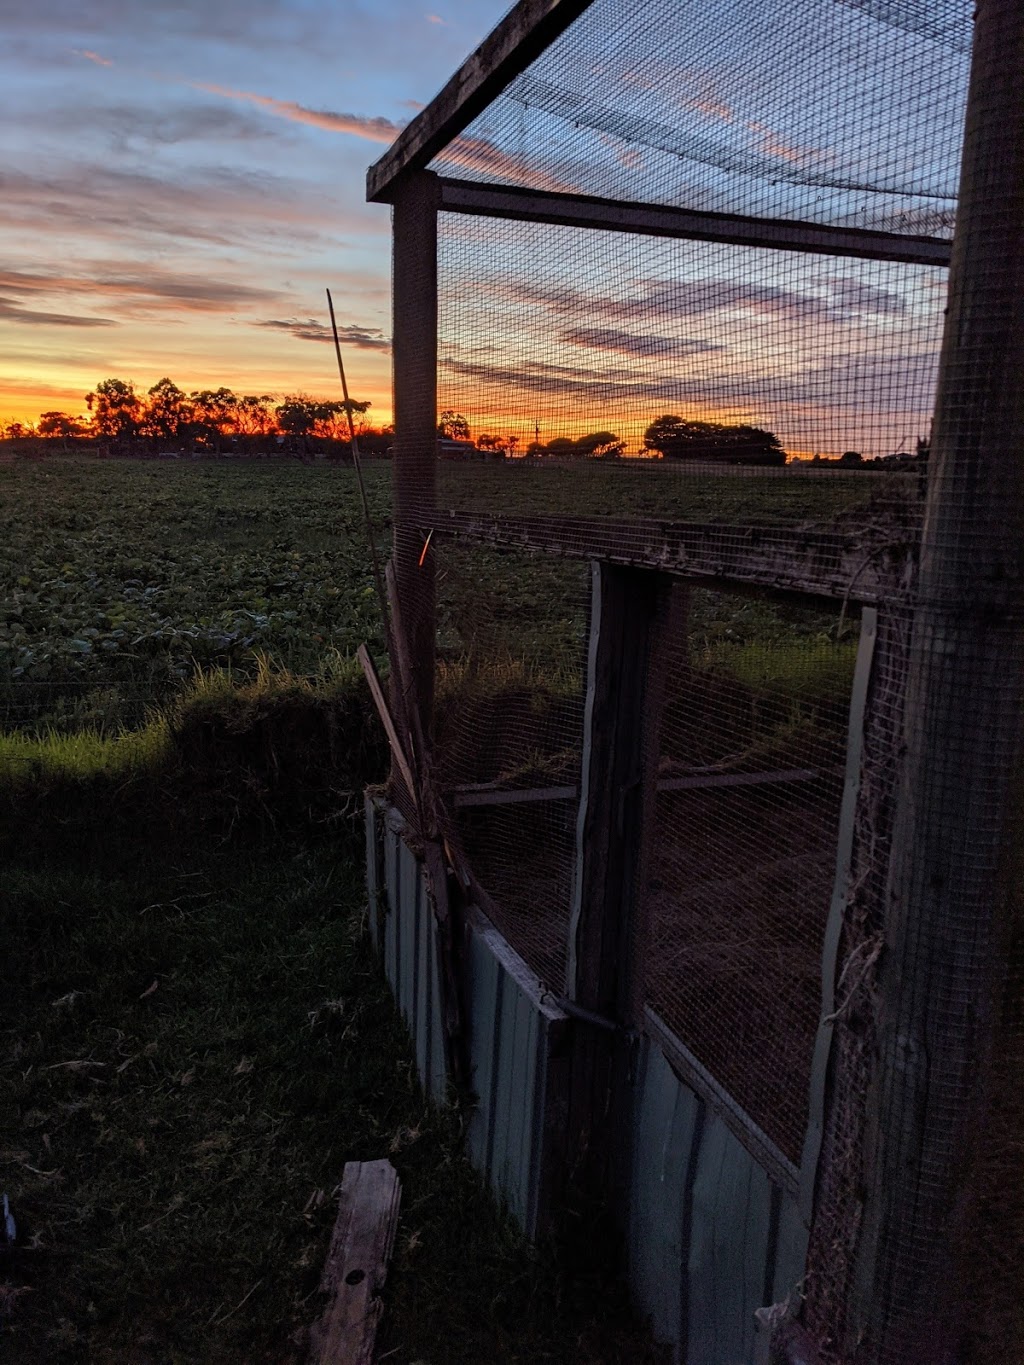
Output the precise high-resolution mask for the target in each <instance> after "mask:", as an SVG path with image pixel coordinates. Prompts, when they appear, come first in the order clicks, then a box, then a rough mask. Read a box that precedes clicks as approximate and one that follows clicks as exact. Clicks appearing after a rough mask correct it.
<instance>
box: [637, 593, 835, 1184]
mask: <svg viewBox="0 0 1024 1365" xmlns="http://www.w3.org/2000/svg"><path fill="white" fill-rule="evenodd" d="M689 608H690V609H689V613H688V615H689V623H688V628H687V629H686V631H685V633H683V634H682V636H681V638H680V639H679V640H678V641H677V643H676V645H675V648H674V650H673V659H672V664H671V666H670V681H669V684H668V695H667V698H666V703H665V710H664V713H663V719H662V726H661V760H660V765H659V776H658V797H657V805H656V810H655V822H654V823H655V828H654V835H653V845H654V852H653V859H652V861H653V866H652V869H651V876H650V881H649V884H648V890H647V894H648V896H649V897H650V898H651V902H652V906H651V908H652V912H653V913H652V917H651V918H652V934H651V940H650V944H649V946H648V948H647V951H646V953H645V964H646V978H647V983H648V984H647V994H648V1001H649V1003H650V1005H651V1006H652V1007H653V1008H654V1009H655V1010H656V1011H657V1012H658V1014H659V1015H660V1016H661V1017H662V1019H663V1020H664V1022H665V1023H666V1024H667V1025H668V1026H669V1028H671V1029H672V1031H673V1032H674V1033H675V1035H676V1036H677V1037H678V1038H679V1040H680V1041H681V1042H682V1043H683V1044H684V1045H685V1046H686V1047H687V1048H688V1049H689V1051H690V1052H692V1053H693V1055H694V1056H695V1057H696V1058H697V1060H698V1062H700V1063H701V1064H702V1065H703V1066H704V1067H705V1068H706V1069H707V1070H708V1071H709V1072H710V1073H711V1074H712V1075H713V1076H714V1077H715V1078H716V1079H717V1080H718V1082H719V1083H720V1084H721V1085H722V1086H723V1087H724V1088H725V1089H726V1090H727V1091H728V1092H729V1093H730V1095H731V1096H732V1097H733V1099H734V1100H735V1101H736V1102H737V1103H738V1104H739V1105H740V1107H741V1108H742V1109H743V1110H744V1111H745V1112H746V1113H747V1114H748V1115H749V1116H750V1118H751V1119H752V1120H753V1121H754V1123H755V1124H756V1125H757V1126H758V1127H759V1128H760V1129H761V1130H762V1131H763V1132H765V1133H766V1134H767V1135H768V1137H769V1138H771V1139H772V1140H773V1142H774V1143H775V1144H776V1146H777V1147H778V1148H780V1149H781V1150H782V1152H783V1153H784V1154H785V1155H786V1156H787V1157H788V1158H789V1160H790V1161H791V1162H792V1163H793V1165H794V1166H798V1165H799V1162H800V1155H801V1150H802V1146H803V1141H804V1133H805V1130H806V1127H807V1103H808V1094H809V1089H810V1078H811V1058H812V1053H813V1048H814V1038H815V1033H816V1030H817V1026H818V1018H819V1014H820V1001H821V960H822V945H823V938H824V932H825V924H826V919H827V916H828V910H829V905H830V902H831V898H832V888H833V882H834V877H835V866H836V837H837V830H838V822H839V805H840V800H841V796H842V788H843V769H844V760H845V751H846V724H847V715H848V710H849V697H850V687H851V683H852V678H853V665H854V658H855V652H856V632H855V631H853V630H851V631H850V632H849V634H844V636H843V638H842V639H841V640H837V639H836V638H835V631H836V624H837V615H838V612H835V613H831V614H830V613H828V612H827V611H820V610H815V609H813V608H802V609H801V608H797V607H793V606H787V607H785V608H779V607H777V606H774V604H772V603H771V602H769V601H765V600H758V599H756V598H754V599H751V598H736V597H735V596H730V595H728V594H725V593H720V592H709V591H703V590H698V591H695V592H692V593H691V594H690V604H689Z"/></svg>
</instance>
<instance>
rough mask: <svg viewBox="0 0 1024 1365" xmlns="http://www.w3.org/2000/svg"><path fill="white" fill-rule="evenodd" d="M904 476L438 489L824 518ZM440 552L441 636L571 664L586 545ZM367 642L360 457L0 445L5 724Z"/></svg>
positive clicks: (385, 491)
mask: <svg viewBox="0 0 1024 1365" xmlns="http://www.w3.org/2000/svg"><path fill="white" fill-rule="evenodd" d="M366 477H367V485H368V489H369V498H370V503H371V508H372V514H373V518H374V522H375V525H376V527H377V532H378V538H379V544H380V548H381V550H382V551H384V552H386V550H387V547H388V542H389V537H390V479H391V470H390V467H389V466H388V465H386V464H379V463H378V464H371V465H370V466H369V467H368V468H367V470H366ZM912 491H913V490H910V489H909V485H908V483H907V481H906V480H905V479H904V480H902V481H901V480H898V479H897V481H896V483H893V482H892V480H887V479H885V478H883V477H874V476H870V475H851V476H849V477H846V478H844V477H835V478H820V479H819V478H813V477H811V476H807V475H792V474H788V473H786V472H785V471H781V472H780V471H777V472H774V473H767V474H761V473H754V474H750V473H749V472H747V473H745V474H743V475H741V476H737V477H705V478H701V477H695V476H692V475H688V474H686V473H685V472H684V471H681V470H678V469H675V468H672V469H668V468H657V467H645V468H631V467H607V466H600V465H599V466H594V467H589V466H588V467H585V468H582V469H574V468H565V467H561V466H559V467H554V468H549V469H545V468H543V467H542V468H538V469H536V470H528V469H525V468H522V467H516V468H505V467H501V466H491V465H479V466H468V465H467V466H461V465H446V466H442V469H441V475H440V499H441V504H442V506H449V505H451V506H453V507H457V508H469V507H475V508H485V509H488V510H494V511H499V512H504V513H509V514H517V513H522V514H542V513H553V514H571V515H582V514H587V515H606V516H613V515H614V516H627V517H628V516H658V517H671V518H673V519H681V520H693V519H696V520H701V521H705V520H712V521H725V520H730V519H732V520H736V521H739V522H767V523H779V522H786V523H789V524H800V525H807V524H816V525H825V526H833V525H835V524H836V520H837V518H838V519H840V520H841V519H842V518H843V517H846V516H849V515H850V514H851V510H852V509H855V508H856V507H858V506H862V505H863V504H864V503H865V502H872V503H879V501H880V500H881V502H885V501H886V499H890V500H892V499H894V498H897V496H898V497H899V498H902V499H903V501H904V502H906V500H907V498H909V497H911V495H912ZM886 505H888V504H886ZM435 554H436V556H437V559H436V563H437V568H438V630H439V636H438V638H439V646H440V649H441V651H442V654H443V655H444V656H445V657H447V658H448V659H449V660H451V661H453V662H458V661H459V660H463V659H466V658H468V657H471V656H473V655H476V656H479V657H486V656H487V655H488V654H490V655H494V654H495V653H497V654H499V655H501V654H508V653H510V652H511V653H512V654H513V655H518V656H519V657H529V658H531V659H533V660H541V661H544V662H545V663H546V664H548V665H551V666H555V667H562V666H564V665H565V664H566V662H567V661H568V662H569V664H570V665H572V666H578V661H579V660H580V658H581V657H582V649H583V633H584V630H585V623H586V612H587V602H588V593H589V588H588V582H587V571H586V566H585V564H583V563H580V562H576V561H561V560H553V559H550V558H546V557H544V556H530V555H525V554H501V553H497V552H494V551H490V550H487V549H484V548H481V547H471V546H466V545H451V544H448V543H446V542H444V541H441V542H439V543H438V544H437V545H436V546H435ZM729 610H730V611H731V612H733V614H736V613H737V612H738V613H739V614H740V615H742V614H743V613H742V611H740V609H739V608H736V609H735V611H733V608H730V609H729ZM717 614H718V618H719V620H720V621H724V619H725V617H724V614H723V612H722V611H718V613H717ZM364 641H365V642H367V643H369V644H370V645H371V647H373V648H374V649H375V650H376V651H377V653H378V657H379V656H380V655H381V654H382V652H383V651H382V643H383V642H382V638H381V629H380V614H379V609H378V604H377V600H376V596H375V593H374V588H373V583H372V577H371V572H370V565H369V556H368V553H367V548H366V531H365V526H364V521H363V514H362V508H361V505H360V501H359V497H358V491H357V487H356V481H355V476H354V473H353V471H352V470H351V469H347V468H343V467H338V466H328V465H326V464H317V465H312V466H305V465H301V464H297V463H295V462H294V461H223V462H212V461H211V462H205V461H204V462H198V463H193V462H191V461H183V462H178V461H124V460H118V461H99V460H87V459H82V458H79V459H77V460H76V459H66V460H47V461H46V462H45V463H35V462H21V463H19V462H16V463H13V464H9V465H0V730H11V729H14V728H19V729H35V730H45V729H47V728H49V729H51V730H54V729H55V730H59V731H62V732H70V731H74V730H78V729H86V730H88V729H93V730H106V731H111V732H113V731H117V730H118V729H120V728H121V727H124V726H129V727H132V728H135V727H138V726H140V725H142V724H143V723H144V721H145V719H146V716H147V711H148V710H149V708H151V707H152V706H153V705H154V704H165V703H167V702H169V701H170V700H172V699H173V698H174V697H175V696H176V695H177V694H178V692H179V691H180V689H181V687H182V686H183V684H185V683H187V682H188V680H189V679H191V678H192V676H193V675H194V673H195V670H196V668H197V667H198V668H200V669H230V670H231V671H232V673H233V674H234V676H235V677H236V678H237V679H245V678H248V677H252V676H254V675H255V673H256V672H257V671H258V667H259V665H258V659H259V657H260V656H263V657H267V658H269V659H271V660H272V663H273V666H274V667H275V668H278V669H289V670H291V671H292V672H293V673H296V674H300V675H301V674H316V673H317V672H318V671H319V670H320V668H321V665H322V660H323V658H324V656H325V655H329V654H331V653H332V652H333V653H335V654H338V655H341V656H351V655H352V654H353V653H354V651H355V649H356V648H357V647H358V646H359V645H360V644H362V643H363V642H364Z"/></svg>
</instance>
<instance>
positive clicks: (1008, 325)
mask: <svg viewBox="0 0 1024 1365" xmlns="http://www.w3.org/2000/svg"><path fill="white" fill-rule="evenodd" d="M1022 71H1024V5H1022V4H1021V2H1020V0H979V3H978V5H977V10H976V21H975V47H974V58H973V65H972V72H971V82H970V89H969V94H968V105H967V122H966V132H965V141H964V154H963V167H962V181H961V197H960V206H959V214H958V219H957V227H956V235H955V240H954V247H953V257H952V265H951V276H950V301H949V311H948V316H947V325H946V333H945V337H944V340H943V348H942V356H941V363H940V374H939V389H938V396H937V400H936V411H935V423H934V428H933V436H932V448H931V456H930V469H929V487H928V502H927V508H926V516H925V527H924V536H923V542H922V551H921V563H920V573H919V579H918V596H917V603H916V608H915V614H914V625H913V633H912V638H911V648H910V665H909V679H908V686H907V699H906V709H905V713H904V714H905V723H904V743H905V750H906V754H905V762H904V765H903V771H902V775H901V780H900V786H899V790H898V795H897V804H896V815H895V823H894V833H893V851H892V858H891V863H890V872H889V880H888V886H887V895H886V923H885V948H884V955H883V958H882V961H881V978H880V1005H879V1018H878V1043H879V1046H878V1054H877V1061H876V1067H875V1074H874V1078H873V1083H872V1087H871V1092H870V1096H869V1105H868V1120H867V1123H868V1131H867V1139H866V1145H865V1171H864V1180H865V1185H864V1189H865V1207H864V1223H863V1235H862V1238H861V1243H860V1247H859V1250H858V1257H857V1269H856V1278H855V1286H854V1292H853V1302H852V1312H851V1314H850V1319H849V1322H848V1328H847V1339H846V1343H845V1354H844V1359H848V1360H850V1361H855V1362H857V1365H879V1363H880V1362H893V1363H894V1362H897V1361H898V1362H900V1365H950V1363H951V1362H957V1363H958V1365H959V1363H960V1362H966V1361H971V1362H977V1365H981V1362H982V1361H986V1362H987V1361H993V1360H996V1359H1006V1360H1009V1359H1010V1358H1012V1357H1013V1356H1014V1355H1017V1354H1019V1351H1020V1343H1021V1329H1022V1328H1024V1322H1022V1320H1021V1319H1022V1311H1024V1310H1022V1306H1021V1305H1022V1302H1024V1294H1021V1292H1020V1286H1019V1285H1017V1286H1016V1288H1015V1287H1014V1286H1012V1285H1011V1284H1010V1283H1008V1282H1006V1281H1007V1277H1008V1276H1010V1275H1011V1274H1014V1273H1018V1274H1019V1272H1014V1270H1013V1267H1014V1265H1015V1264H1019V1248H1018V1249H1017V1250H1016V1251H1015V1250H1014V1248H1013V1244H1012V1243H1006V1244H1005V1245H1003V1246H1002V1247H1001V1248H1000V1245H999V1243H1000V1240H1001V1239H1003V1240H1004V1241H1005V1238H1006V1237H1007V1236H1008V1234H1009V1231H1010V1229H1009V1228H1008V1227H1007V1225H1006V1222H1005V1217H1004V1215H1003V1213H1002V1206H1001V1205H1000V1203H999V1200H998V1199H991V1200H990V1203H991V1209H990V1212H991V1213H992V1216H993V1217H994V1219H995V1223H994V1224H993V1223H992V1222H991V1220H990V1221H989V1222H988V1225H987V1226H986V1227H985V1228H984V1231H981V1229H980V1227H979V1223H980V1222H981V1220H980V1219H979V1218H978V1209H979V1208H980V1207H982V1206H983V1205H984V1204H985V1201H986V1198H987V1197H988V1194H989V1193H990V1192H989V1191H988V1184H989V1182H991V1180H993V1179H995V1178H997V1177H996V1176H995V1175H994V1174H993V1172H998V1170H999V1166H1000V1162H1002V1163H1003V1165H1002V1179H1003V1181H1004V1186H1005V1188H1004V1190H1003V1194H1004V1195H1005V1196H1006V1198H1008V1199H1009V1201H1010V1204H1011V1205H1013V1206H1014V1207H1016V1209H1017V1211H1018V1214H1019V1211H1020V1199H1019V1196H1018V1195H1017V1194H1016V1193H1015V1191H1016V1189H1017V1187H1019V1185H1020V1182H1021V1170H1020V1151H1021V1150H1022V1148H1021V1138H1022V1136H1024V1134H1022V1131H1021V1101H1020V1099H1019V1090H1020V1079H1019V1076H1016V1077H1015V1076H1014V1074H1013V1073H1014V1070H1015V1069H1016V1068H1018V1067H1019V1065H1020V1061H1019V1059H1020V1056H1021V1044H1022V1033H1024V1021H1022V1018H1021V999H1020V993H1021V976H1020V971H1019V963H1018V964H1017V970H1016V973H1015V972H1014V971H1011V968H1010V963H1011V951H1012V949H1013V947H1014V945H1015V950H1016V952H1017V953H1018V954H1020V953H1021V935H1022V898H1024V887H1022V885H1021V882H1020V879H1019V875H1018V876H1014V875H1012V873H1013V868H1012V859H1013V853H1014V848H1015V845H1016V846H1017V847H1019V845H1020V840H1021V838H1022V834H1024V829H1022V822H1021V802H1020V784H1021V776H1022V774H1021V762H1022V751H1024V734H1022V731H1024V668H1022V661H1024V87H1022V86H1021V72H1022ZM1018 872H1019V869H1018ZM1013 1057H1016V1058H1017V1059H1018V1060H1017V1062H1016V1064H1015V1065H1009V1064H1008V1063H1009V1059H1010V1058H1013ZM1004 1203H1005V1199H1004ZM1001 1219H1003V1225H1002V1227H1001V1226H1000V1220H1001ZM1017 1232H1018V1233H1019V1232H1020V1229H1017ZM986 1272H991V1273H986ZM994 1277H995V1278H996V1279H998V1278H1000V1277H1001V1278H1002V1289H999V1288H998V1287H997V1286H996V1285H995V1284H994ZM979 1293H980V1294H982V1296H983V1301H982V1302H978V1301H977V1296H978V1294H979ZM993 1314H1001V1315H1002V1318H1001V1320H1002V1321H1003V1325H1004V1328H1005V1330H1006V1331H1007V1332H1009V1333H1010V1335H1009V1336H1007V1337H1006V1338H1005V1341H1004V1343H1003V1345H1002V1346H1001V1347H999V1346H997V1345H996V1344H995V1343H996V1340H997V1337H998V1333H996V1335H995V1336H993V1331H992V1326H991V1319H992V1315H993ZM983 1317H985V1318H988V1319H989V1321H987V1322H986V1321H982V1318H983ZM986 1333H987V1334H988V1335H987V1336H986V1335H985V1334H986ZM986 1342H987V1343H988V1344H985V1343H986Z"/></svg>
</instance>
